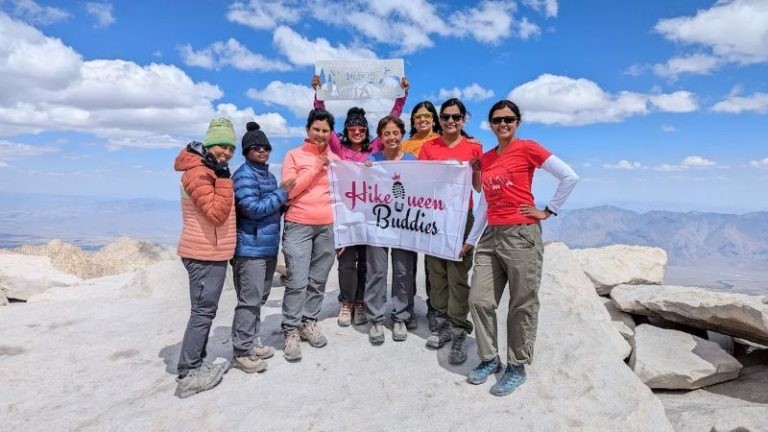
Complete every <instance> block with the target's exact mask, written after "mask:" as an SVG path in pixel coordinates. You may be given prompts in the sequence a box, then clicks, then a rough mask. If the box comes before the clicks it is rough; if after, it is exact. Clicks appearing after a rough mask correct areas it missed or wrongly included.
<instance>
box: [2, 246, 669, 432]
mask: <svg viewBox="0 0 768 432" xmlns="http://www.w3.org/2000/svg"><path fill="white" fill-rule="evenodd" d="M146 270H147V272H148V274H145V276H144V278H143V280H144V282H137V281H136V280H135V279H132V278H130V277H129V278H126V279H123V280H118V279H116V278H111V279H106V278H105V279H101V280H99V281H97V283H96V284H95V285H93V286H83V287H82V291H81V292H80V293H79V296H80V298H79V299H78V298H74V297H73V298H68V299H67V300H66V301H58V300H50V301H40V302H36V303H29V304H25V305H20V306H19V307H9V308H6V309H5V310H4V311H3V313H0V361H2V370H3V375H4V378H3V381H4V382H3V384H4V385H5V386H6V387H7V388H11V389H13V391H9V392H5V391H3V392H0V412H2V413H3V426H2V428H6V429H8V430H40V429H46V428H48V427H50V425H51V424H55V425H56V428H57V429H61V430H77V429H81V430H115V429H120V430H169V429H174V430H230V431H237V430H254V429H258V430H302V431H303V430H359V429H360V428H361V427H362V428H363V429H365V430H383V429H388V430H457V431H458V430H520V431H527V430H535V431H585V432H586V431H619V430H620V431H628V432H632V431H637V432H646V431H653V432H671V431H672V428H671V425H670V424H669V421H668V420H667V419H666V417H665V415H664V408H663V406H662V405H661V403H660V402H659V400H658V399H657V398H656V397H655V396H654V395H653V394H652V393H651V391H650V389H648V388H647V387H646V386H645V385H643V384H642V383H641V382H640V380H639V379H638V378H637V377H636V376H635V375H634V374H633V373H632V371H631V370H630V369H629V368H628V367H627V366H626V364H624V362H623V361H622V360H621V355H620V354H617V350H616V348H615V347H614V346H613V345H612V344H611V343H609V342H608V341H609V340H610V339H611V336H610V334H611V333H613V334H614V335H615V337H618V339H619V340H621V341H622V342H624V341H623V338H621V336H620V335H618V332H616V331H615V329H613V328H612V327H611V325H610V321H609V319H608V318H607V312H606V311H605V308H604V307H603V306H602V304H601V303H600V302H599V300H598V299H597V298H596V295H595V293H594V290H591V289H590V288H589V286H588V284H585V283H584V282H585V276H584V274H583V272H581V269H580V267H579V266H578V264H576V262H575V260H574V259H573V258H572V255H571V253H570V251H569V250H568V249H567V248H566V247H565V246H564V245H562V244H556V245H549V246H547V252H546V254H545V262H544V269H543V277H542V285H541V289H540V298H541V309H540V315H539V333H538V339H537V342H536V348H535V358H534V362H533V365H532V366H530V367H528V368H527V370H528V380H527V382H526V383H525V384H523V385H522V386H521V387H520V388H519V389H517V390H516V391H515V392H514V393H513V394H511V395H510V396H507V397H503V398H497V397H493V396H491V395H490V394H489V393H488V390H489V388H490V386H491V385H492V384H493V383H495V382H496V378H495V377H491V378H490V379H489V380H488V382H486V383H485V384H483V385H479V386H473V385H469V384H467V383H466V375H467V373H468V372H469V371H470V370H471V369H472V368H473V367H474V366H475V365H476V364H477V363H478V362H479V359H478V358H477V355H476V346H475V342H474V339H473V338H472V337H470V338H469V339H468V343H469V345H468V352H469V358H468V360H467V362H466V363H465V364H463V365H461V366H454V365H451V364H450V363H449V362H448V353H449V350H448V349H447V348H445V349H441V350H438V351H431V350H427V349H425V347H424V339H425V338H426V336H427V335H428V330H427V325H426V321H425V320H424V318H423V316H424V313H425V305H424V302H423V300H422V298H423V296H424V293H423V286H424V285H423V283H424V278H423V276H424V275H423V272H420V273H419V279H418V280H419V283H418V287H419V290H420V291H419V298H418V299H417V304H416V309H417V313H418V315H419V318H420V322H419V329H417V330H415V331H414V332H411V333H410V334H409V335H408V339H407V340H406V341H404V342H393V341H392V339H391V333H390V332H389V330H387V336H386V342H385V343H384V344H382V345H380V346H372V345H371V344H370V343H368V340H367V339H368V338H367V334H365V330H367V329H366V328H363V331H361V330H360V329H355V328H352V327H347V328H340V327H338V326H337V325H336V314H337V311H338V301H337V298H336V297H337V295H338V291H337V290H338V281H337V278H336V271H335V268H334V269H333V270H332V271H331V273H330V277H329V281H328V292H327V293H326V296H325V303H324V306H323V312H322V313H321V316H320V322H319V325H320V327H321V329H322V330H323V332H324V333H325V335H326V336H327V337H328V340H329V342H328V345H327V346H326V347H325V348H322V349H314V348H311V347H309V346H308V345H307V344H302V351H303V354H304V358H303V359H302V361H301V362H298V363H288V362H286V361H285V360H284V359H283V358H282V355H281V353H280V352H278V353H277V354H276V355H275V357H274V358H272V359H270V360H269V369H268V370H267V371H266V372H265V373H263V374H254V375H247V374H244V373H242V372H240V371H238V370H232V371H230V372H229V373H228V374H227V375H226V376H225V378H224V381H223V382H222V383H221V384H220V385H219V386H218V387H217V388H215V389H213V390H211V391H209V392H205V393H201V394H199V395H196V396H194V397H192V398H190V399H185V400H179V399H177V398H175V397H173V391H174V388H175V381H174V372H175V366H176V361H177V359H178V353H179V343H180V341H181V338H182V336H183V333H184V326H185V325H186V321H187V318H188V316H189V298H188V292H187V287H186V280H185V279H184V278H186V275H185V274H183V273H181V272H179V271H178V270H177V269H172V268H168V267H163V266H156V267H153V266H150V267H148V268H147V269H146ZM576 274H580V275H581V276H580V278H581V279H579V278H578V277H572V276H575V275H576ZM179 279H181V280H179ZM134 283H144V284H150V285H152V286H151V287H143V288H130V287H126V286H124V285H125V284H134ZM110 284H111V285H114V286H115V287H111V286H110ZM121 284H123V286H121ZM117 287H122V291H123V292H124V291H125V290H126V289H128V290H129V291H132V292H136V293H140V294H141V295H137V296H131V297H128V298H126V297H125V296H122V297H121V296H120V293H121V290H120V289H118V288H117ZM113 288H114V289H113ZM97 290H106V291H105V292H112V293H113V294H114V296H115V297H114V298H92V296H91V294H89V291H91V292H93V291H97ZM282 292H283V290H282V289H279V288H277V289H274V290H273V291H272V296H271V298H270V300H269V301H267V303H266V305H265V307H264V308H263V309H262V319H263V325H262V329H263V330H262V332H263V333H262V340H263V342H264V343H266V344H269V345H273V346H276V347H277V348H282V335H281V333H280V321H281V306H280V303H281V297H282ZM235 302H236V300H235V295H234V292H233V291H225V292H224V293H223V294H222V298H221V301H220V303H219V312H218V315H217V317H216V319H215V320H214V323H213V327H212V332H211V337H210V340H209V343H208V354H209V356H210V357H211V358H215V357H229V356H230V355H231V344H230V342H229V338H230V334H231V328H230V326H231V323H232V313H233V308H234V305H235ZM506 304H507V302H506V294H505V298H504V299H502V301H501V307H500V308H499V311H498V313H499V317H500V318H501V319H503V317H505V316H506ZM598 311H600V312H599V313H598ZM601 316H602V318H601ZM505 328H506V326H504V325H499V332H500V335H499V340H500V341H501V343H500V349H501V350H502V353H503V352H504V351H505V350H506V347H505V346H504V343H503V341H504V340H506V339H505ZM51 352H55V353H59V354H58V355H57V361H55V362H52V361H51ZM502 356H503V354H502ZM363 393H364V394H365V396H364V397H362V396H361V397H357V396H354V395H360V394H363ZM299 406H300V408H297V407H299Z"/></svg>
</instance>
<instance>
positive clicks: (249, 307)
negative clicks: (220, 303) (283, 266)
mask: <svg viewBox="0 0 768 432" xmlns="http://www.w3.org/2000/svg"><path fill="white" fill-rule="evenodd" d="M276 265H277V257H271V258H248V257H235V259H234V271H233V277H234V280H235V291H236V292H237V306H235V317H234V319H233V320H232V351H233V352H234V355H235V357H238V356H241V355H244V354H245V353H247V352H248V350H249V349H251V346H252V345H253V342H254V341H255V340H256V338H257V337H258V336H259V331H260V328H261V306H262V305H263V304H264V303H266V302H267V298H268V297H269V293H270V291H271V290H272V277H273V276H274V274H275V266H276Z"/></svg>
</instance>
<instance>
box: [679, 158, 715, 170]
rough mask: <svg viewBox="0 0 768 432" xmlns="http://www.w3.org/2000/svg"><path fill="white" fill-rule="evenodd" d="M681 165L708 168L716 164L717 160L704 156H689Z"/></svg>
mask: <svg viewBox="0 0 768 432" xmlns="http://www.w3.org/2000/svg"><path fill="white" fill-rule="evenodd" d="M680 165H682V166H685V167H691V168H708V167H713V166H716V165H717V162H714V161H711V160H709V159H707V158H705V157H702V156H688V157H686V158H685V159H683V160H682V162H680Z"/></svg>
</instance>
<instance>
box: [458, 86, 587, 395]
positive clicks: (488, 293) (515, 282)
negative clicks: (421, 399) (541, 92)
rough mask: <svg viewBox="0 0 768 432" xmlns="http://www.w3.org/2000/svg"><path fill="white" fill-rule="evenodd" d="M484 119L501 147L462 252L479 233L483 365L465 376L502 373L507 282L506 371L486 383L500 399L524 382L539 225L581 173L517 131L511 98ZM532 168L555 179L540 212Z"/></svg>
mask: <svg viewBox="0 0 768 432" xmlns="http://www.w3.org/2000/svg"><path fill="white" fill-rule="evenodd" d="M488 122H489V123H490V125H491V129H492V130H493V133H494V134H495V135H496V138H497V139H498V146H497V147H496V148H494V149H492V150H490V151H488V152H486V153H485V154H484V155H483V157H482V159H481V163H480V165H481V167H482V174H481V178H482V188H483V192H482V195H481V198H480V203H479V205H478V210H477V215H476V216H477V218H476V219H475V224H474V226H473V227H472V231H471V232H470V235H469V237H468V238H467V240H466V243H465V245H464V248H463V249H462V253H463V254H464V255H465V256H470V255H471V254H469V253H468V252H469V251H470V250H471V249H472V246H473V245H474V244H475V243H477V239H478V237H479V238H480V242H479V243H477V250H476V251H475V272H474V274H473V275H472V289H471V291H470V295H469V309H470V311H471V313H472V321H473V322H474V323H475V326H476V327H477V334H476V337H477V351H478V356H479V357H480V360H481V362H480V364H479V365H478V366H477V367H475V368H474V369H473V370H472V371H471V372H470V373H469V377H468V378H467V381H468V382H469V383H470V384H481V383H483V382H485V381H486V379H487V378H488V377H489V376H490V375H491V374H494V373H496V372H498V371H500V370H501V360H500V359H499V356H498V347H497V342H496V309H497V308H498V305H499V300H500V299H501V296H502V293H503V292H504V287H505V286H506V285H507V284H509V311H508V312H507V368H506V370H505V371H504V375H503V376H502V377H501V378H500V379H499V380H498V382H496V384H494V385H493V387H491V393H492V394H494V395H496V396H504V395H508V394H510V393H512V392H513V391H514V390H515V388H517V387H518V386H519V385H520V384H522V383H523V382H525V366H524V365H525V364H530V363H531V361H532V359H533V346H534V343H535V340H536V327H537V316H538V311H539V297H538V292H539V284H540V282H541V265H542V260H543V255H544V245H543V243H542V241H541V226H540V225H539V222H540V221H541V220H544V219H547V218H549V217H550V216H552V215H557V213H558V212H559V211H560V210H559V209H560V207H561V206H562V205H563V203H565V200H566V199H567V198H568V196H569V195H570V193H571V191H572V190H573V188H574V186H575V185H576V182H577V181H578V180H579V177H578V176H577V175H576V173H575V172H574V171H573V170H572V169H571V167H569V166H568V165H567V164H566V163H565V162H563V161H562V160H560V159H559V158H557V156H555V155H553V154H552V153H550V152H549V151H548V150H546V149H545V148H544V147H542V146H540V145H539V144H538V143H537V142H536V141H532V140H522V139H519V138H517V137H516V136H515V133H516V132H517V128H518V127H519V125H520V109H519V108H518V107H517V105H515V104H514V103H512V102H510V101H508V100H501V101H499V102H497V103H496V104H495V105H493V107H491V110H490V112H489V113H488ZM536 168H541V169H543V170H545V171H547V172H549V173H550V174H552V175H554V176H555V177H557V178H558V179H559V180H560V184H559V185H558V187H557V190H556V191H555V195H554V196H553V197H552V199H551V200H550V201H549V204H547V206H546V207H544V209H543V210H539V209H537V208H536V207H535V204H534V200H533V194H532V193H531V183H532V182H533V173H534V171H535V169H536ZM486 221H487V227H486ZM481 233H482V236H481V235H480V234H481Z"/></svg>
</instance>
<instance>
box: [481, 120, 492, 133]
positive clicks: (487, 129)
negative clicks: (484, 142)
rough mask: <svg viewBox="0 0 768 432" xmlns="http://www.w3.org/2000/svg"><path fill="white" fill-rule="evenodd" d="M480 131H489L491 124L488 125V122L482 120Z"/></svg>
mask: <svg viewBox="0 0 768 432" xmlns="http://www.w3.org/2000/svg"><path fill="white" fill-rule="evenodd" d="M480 130H484V131H489V130H491V124H490V123H488V120H483V121H481V122H480Z"/></svg>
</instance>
